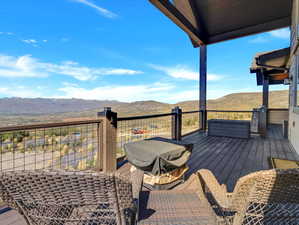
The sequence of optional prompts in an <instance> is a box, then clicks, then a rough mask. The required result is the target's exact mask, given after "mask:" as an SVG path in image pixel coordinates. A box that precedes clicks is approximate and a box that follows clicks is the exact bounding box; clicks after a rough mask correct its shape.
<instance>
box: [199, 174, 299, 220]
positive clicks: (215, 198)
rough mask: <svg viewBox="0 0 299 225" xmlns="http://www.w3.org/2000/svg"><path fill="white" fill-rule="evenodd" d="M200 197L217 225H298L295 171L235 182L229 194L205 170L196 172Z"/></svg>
mask: <svg viewBox="0 0 299 225" xmlns="http://www.w3.org/2000/svg"><path fill="white" fill-rule="evenodd" d="M198 175H199V178H200V182H201V188H200V189H199V190H200V193H199V194H200V197H201V199H204V202H206V203H207V205H206V207H209V208H210V209H213V210H214V214H213V216H214V218H215V219H216V220H217V224H233V225H241V224H242V225H256V224H259V225H260V224H265V225H268V224H269V225H270V224H271V225H272V224H283V225H288V224H292V225H293V224H299V169H289V170H265V171H259V172H256V173H252V174H249V175H247V176H244V177H242V178H240V179H239V181H238V182H237V184H236V186H235V189H234V191H233V192H232V193H228V192H227V191H226V187H225V186H224V185H220V184H219V183H218V181H217V180H216V178H215V177H214V175H213V174H212V173H211V172H210V171H209V170H200V171H199V172H198Z"/></svg>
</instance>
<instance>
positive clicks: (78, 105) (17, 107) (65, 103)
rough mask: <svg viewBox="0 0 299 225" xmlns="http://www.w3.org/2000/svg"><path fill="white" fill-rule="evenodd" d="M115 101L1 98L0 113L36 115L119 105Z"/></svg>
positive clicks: (119, 103)
mask: <svg viewBox="0 0 299 225" xmlns="http://www.w3.org/2000/svg"><path fill="white" fill-rule="evenodd" d="M121 104H122V103H121V102H117V101H96V100H82V99H49V98H2V99H0V115H1V114H2V115H3V114H9V115H37V114H53V113H66V112H80V111H86V110H91V109H102V108H103V107H105V106H107V105H109V106H111V107H113V106H116V105H117V106H120V105H121Z"/></svg>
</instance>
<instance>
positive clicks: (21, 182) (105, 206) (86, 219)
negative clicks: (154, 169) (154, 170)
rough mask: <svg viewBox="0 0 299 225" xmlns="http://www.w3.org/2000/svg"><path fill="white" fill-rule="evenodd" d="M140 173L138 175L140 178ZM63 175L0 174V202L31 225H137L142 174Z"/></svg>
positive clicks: (60, 172)
mask: <svg viewBox="0 0 299 225" xmlns="http://www.w3.org/2000/svg"><path fill="white" fill-rule="evenodd" d="M137 173H139V174H137ZM132 175H133V176H134V181H133V185H132V182H131V181H130V179H126V178H123V177H120V176H118V175H116V174H105V173H91V172H63V171H16V172H2V173H0V198H2V200H4V201H5V202H6V203H7V204H8V205H9V206H10V207H12V208H15V209H17V210H18V211H19V213H20V214H22V215H23V217H24V218H25V220H26V222H27V223H28V225H75V224H76V225H98V224H115V225H129V224H130V225H131V224H135V222H136V220H135V218H136V214H137V211H138V196H139V192H140V188H141V184H142V177H143V174H141V173H140V171H136V172H135V173H134V174H132Z"/></svg>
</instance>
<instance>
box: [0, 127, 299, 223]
mask: <svg viewBox="0 0 299 225" xmlns="http://www.w3.org/2000/svg"><path fill="white" fill-rule="evenodd" d="M184 141H186V142H189V143H193V144H194V149H193V152H192V155H191V159H190V160H189V162H188V166H189V168H190V170H189V171H188V173H187V177H188V175H189V176H190V175H191V174H192V173H194V172H196V171H197V170H199V169H203V168H204V169H209V170H211V171H212V172H213V173H214V174H215V176H216V177H217V179H218V180H219V182H220V183H224V184H226V185H227V188H228V190H229V191H232V190H233V188H234V186H235V183H236V182H237V180H238V179H239V178H240V177H242V176H244V175H247V174H249V173H251V172H255V171H258V170H262V169H269V168H270V164H269V157H279V158H285V159H295V160H299V155H298V154H297V153H296V152H295V151H294V149H293V147H292V146H291V144H290V143H289V141H288V140H287V139H284V138H283V136H282V128H281V126H278V125H275V126H270V127H269V131H268V135H267V138H265V139H263V138H261V137H259V136H253V137H252V138H251V139H248V140H247V139H237V138H226V137H209V136H206V134H205V133H203V132H197V133H194V134H191V135H188V136H186V137H184ZM129 168H130V165H129V164H125V165H124V166H122V167H121V168H119V170H118V172H120V173H121V174H128V173H129ZM181 188H182V187H181ZM12 224H14V225H26V224H25V222H24V220H23V219H22V217H21V216H20V215H18V214H17V213H16V212H15V211H12V210H11V211H8V212H6V213H3V214H0V225H12Z"/></svg>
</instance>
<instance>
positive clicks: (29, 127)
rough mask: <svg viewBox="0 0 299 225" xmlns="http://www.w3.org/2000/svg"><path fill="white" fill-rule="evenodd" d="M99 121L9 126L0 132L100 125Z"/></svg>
mask: <svg viewBox="0 0 299 225" xmlns="http://www.w3.org/2000/svg"><path fill="white" fill-rule="evenodd" d="M101 122H102V120H101V119H93V120H80V121H69V122H56V123H41V124H30V125H21V126H9V127H0V132H12V131H21V130H34V129H47V128H55V127H67V126H76V125H86V124H94V123H101Z"/></svg>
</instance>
